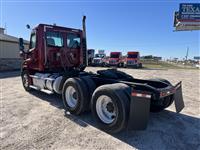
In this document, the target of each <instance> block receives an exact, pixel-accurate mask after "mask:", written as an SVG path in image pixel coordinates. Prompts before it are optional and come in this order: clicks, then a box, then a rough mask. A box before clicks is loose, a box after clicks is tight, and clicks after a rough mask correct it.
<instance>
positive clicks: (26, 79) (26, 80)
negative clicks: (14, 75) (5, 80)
mask: <svg viewBox="0 0 200 150" xmlns="http://www.w3.org/2000/svg"><path fill="white" fill-rule="evenodd" d="M21 78H22V84H23V87H24V89H25V90H26V91H31V88H30V76H29V72H28V71H27V70H23V71H22V73H21Z"/></svg>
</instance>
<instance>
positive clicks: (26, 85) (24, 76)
mask: <svg viewBox="0 0 200 150" xmlns="http://www.w3.org/2000/svg"><path fill="white" fill-rule="evenodd" d="M23 84H24V86H25V87H28V75H27V74H24V75H23Z"/></svg>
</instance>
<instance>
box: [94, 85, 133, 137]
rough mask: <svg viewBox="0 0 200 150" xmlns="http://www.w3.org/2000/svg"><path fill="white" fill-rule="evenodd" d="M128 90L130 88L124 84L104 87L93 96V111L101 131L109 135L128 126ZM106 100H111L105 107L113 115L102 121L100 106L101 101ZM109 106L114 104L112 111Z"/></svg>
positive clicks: (99, 88) (98, 89)
mask: <svg viewBox="0 0 200 150" xmlns="http://www.w3.org/2000/svg"><path fill="white" fill-rule="evenodd" d="M128 90H129V87H128V86H126V85H124V84H122V83H116V84H109V85H108V84H107V85H102V86H100V87H98V88H97V89H96V90H95V92H94V94H93V96H92V101H91V109H92V114H93V116H94V119H95V120H96V122H97V124H98V126H99V128H100V129H102V130H104V131H106V132H108V133H117V132H120V131H122V130H123V129H124V128H125V127H126V126H127V123H128V117H129V107H130V105H129V103H130V101H129V97H128V96H127V94H126V91H128ZM106 98H107V99H109V102H108V103H107V104H106V106H105V107H106V109H107V112H108V113H113V115H112V116H111V117H110V118H109V119H107V120H106V119H105V118H104V119H102V118H103V117H102V115H101V114H102V113H101V111H100V110H101V109H100V108H101V107H100V105H99V104H100V103H99V101H101V100H105V99H106ZM109 104H112V105H111V106H112V107H111V108H112V109H111V110H109ZM109 111H110V112H109ZM112 111H113V112H112ZM104 112H105V111H104ZM104 114H105V113H104ZM113 117H114V118H113Z"/></svg>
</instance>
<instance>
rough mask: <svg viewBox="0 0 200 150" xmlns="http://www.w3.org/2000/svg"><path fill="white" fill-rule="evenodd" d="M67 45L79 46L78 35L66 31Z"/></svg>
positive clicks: (71, 46)
mask: <svg viewBox="0 0 200 150" xmlns="http://www.w3.org/2000/svg"><path fill="white" fill-rule="evenodd" d="M67 47H69V48H80V35H78V34H73V33H68V34H67Z"/></svg>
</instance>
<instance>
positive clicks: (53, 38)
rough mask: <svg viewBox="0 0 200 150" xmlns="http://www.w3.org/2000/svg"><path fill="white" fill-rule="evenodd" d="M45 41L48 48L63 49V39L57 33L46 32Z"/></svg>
mask: <svg viewBox="0 0 200 150" xmlns="http://www.w3.org/2000/svg"><path fill="white" fill-rule="evenodd" d="M46 40H47V46H48V47H63V37H62V35H61V34H60V33H59V32H47V33H46Z"/></svg>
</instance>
